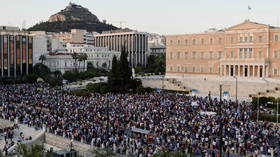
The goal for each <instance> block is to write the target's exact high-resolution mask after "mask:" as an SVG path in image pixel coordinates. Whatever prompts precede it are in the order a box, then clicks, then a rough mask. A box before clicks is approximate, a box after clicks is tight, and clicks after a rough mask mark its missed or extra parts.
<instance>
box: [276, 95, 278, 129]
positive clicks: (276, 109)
mask: <svg viewBox="0 0 280 157" xmlns="http://www.w3.org/2000/svg"><path fill="white" fill-rule="evenodd" d="M278 111H279V100H277V109H276V120H277V124H278V122H279V116H278Z"/></svg>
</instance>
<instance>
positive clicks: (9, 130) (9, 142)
mask: <svg viewBox="0 0 280 157" xmlns="http://www.w3.org/2000/svg"><path fill="white" fill-rule="evenodd" d="M14 129H18V125H16V124H15V125H13V126H10V127H5V128H3V129H1V130H0V134H1V136H3V137H4V148H3V152H4V154H5V155H7V154H8V149H9V148H10V147H12V146H13V145H14V144H15V141H14V140H13V138H14Z"/></svg>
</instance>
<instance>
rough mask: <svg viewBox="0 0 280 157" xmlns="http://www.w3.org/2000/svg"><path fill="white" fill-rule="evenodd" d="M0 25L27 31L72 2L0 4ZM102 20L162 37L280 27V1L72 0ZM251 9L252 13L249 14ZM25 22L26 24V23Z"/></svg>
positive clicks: (43, 0) (19, 0) (29, 0)
mask: <svg viewBox="0 0 280 157" xmlns="http://www.w3.org/2000/svg"><path fill="white" fill-rule="evenodd" d="M0 2H1V5H0V25H12V26H19V27H22V24H23V23H25V26H26V28H28V27H29V26H32V25H34V24H36V23H38V22H39V21H46V20H48V18H49V16H50V15H52V14H54V13H57V12H58V11H60V10H61V9H64V8H65V6H67V5H68V4H69V2H70V1H69V0H0ZM71 2H74V3H76V4H80V5H82V6H84V7H86V8H88V9H89V10H90V11H91V12H92V13H93V14H95V15H96V16H97V17H98V18H99V19H100V20H103V19H106V20H107V21H108V22H109V23H113V24H114V25H116V26H119V25H120V24H119V23H117V22H115V21H125V23H124V24H123V25H124V26H126V27H129V28H132V29H137V30H139V31H145V32H151V33H159V34H163V35H166V34H182V33H199V32H203V31H205V30H207V29H209V28H225V27H229V26H232V25H235V24H239V23H241V22H243V21H244V20H245V19H248V17H249V18H250V20H251V21H255V22H259V23H264V24H270V25H274V26H278V25H279V19H280V11H279V7H280V0H72V1H71ZM248 5H250V6H251V8H252V10H251V11H250V12H248ZM24 21H25V22H24Z"/></svg>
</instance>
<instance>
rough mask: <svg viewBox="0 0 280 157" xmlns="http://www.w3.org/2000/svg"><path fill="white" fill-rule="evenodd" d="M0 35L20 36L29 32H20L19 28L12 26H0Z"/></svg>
mask: <svg viewBox="0 0 280 157" xmlns="http://www.w3.org/2000/svg"><path fill="white" fill-rule="evenodd" d="M0 33H8V34H21V35H27V34H29V32H27V31H23V30H20V28H19V27H14V26H0Z"/></svg>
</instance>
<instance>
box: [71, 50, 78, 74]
mask: <svg viewBox="0 0 280 157" xmlns="http://www.w3.org/2000/svg"><path fill="white" fill-rule="evenodd" d="M71 56H72V58H73V59H74V67H75V71H77V60H78V59H79V55H78V54H77V53H76V52H74V53H72V54H71Z"/></svg>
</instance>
